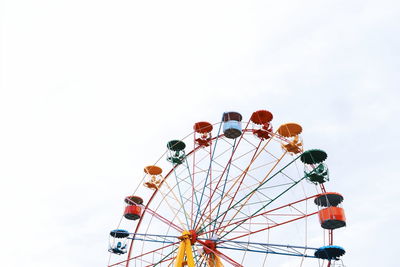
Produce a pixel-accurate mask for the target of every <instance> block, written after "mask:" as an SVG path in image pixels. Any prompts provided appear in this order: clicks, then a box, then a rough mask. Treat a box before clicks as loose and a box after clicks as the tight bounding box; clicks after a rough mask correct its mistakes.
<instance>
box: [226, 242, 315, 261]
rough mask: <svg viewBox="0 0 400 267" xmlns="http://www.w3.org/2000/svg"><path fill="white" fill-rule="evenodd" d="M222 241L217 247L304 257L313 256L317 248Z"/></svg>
mask: <svg viewBox="0 0 400 267" xmlns="http://www.w3.org/2000/svg"><path fill="white" fill-rule="evenodd" d="M223 242H224V244H223V245H219V246H218V249H222V250H224V249H228V250H240V251H245V252H253V253H265V254H276V255H284V256H296V257H306V258H315V256H314V255H313V254H314V252H315V251H316V250H317V249H318V248H313V247H304V246H293V245H283V244H268V243H258V242H243V241H231V240H224V241H223ZM302 251H303V252H302ZM307 251H309V252H310V253H312V255H309V254H306V252H307Z"/></svg>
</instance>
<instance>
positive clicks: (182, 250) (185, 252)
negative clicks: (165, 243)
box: [174, 231, 195, 267]
mask: <svg viewBox="0 0 400 267" xmlns="http://www.w3.org/2000/svg"><path fill="white" fill-rule="evenodd" d="M190 237H191V236H190V233H189V231H183V233H182V236H181V237H180V238H179V239H180V240H182V241H181V243H180V244H179V249H178V253H177V255H176V259H175V264H174V267H182V266H189V267H195V265H194V259H193V252H192V244H191V243H190ZM185 256H186V261H185Z"/></svg>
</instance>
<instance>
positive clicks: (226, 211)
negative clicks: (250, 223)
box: [200, 156, 304, 231]
mask: <svg viewBox="0 0 400 267" xmlns="http://www.w3.org/2000/svg"><path fill="white" fill-rule="evenodd" d="M282 157H283V156H282ZM297 158H298V157H297ZM297 158H295V159H293V160H292V161H291V162H289V163H288V164H286V165H285V166H284V167H282V168H281V169H280V170H278V171H277V172H276V173H275V174H273V175H272V176H271V177H269V174H270V173H271V172H272V170H270V171H269V172H268V174H267V175H266V177H265V178H264V179H263V181H261V182H260V184H259V185H258V186H257V187H256V188H254V189H253V190H252V191H251V192H249V193H248V194H246V195H245V196H244V197H242V198H241V199H240V200H238V201H236V202H235V204H233V205H231V207H230V208H228V209H226V210H225V211H224V212H223V213H221V214H220V215H219V216H218V217H216V218H215V219H214V220H218V219H220V217H221V216H223V215H225V214H226V213H228V212H229V211H230V210H232V209H233V208H236V207H239V206H240V205H241V206H242V207H243V206H244V205H245V203H246V202H247V201H248V200H249V199H250V198H251V197H252V196H253V195H254V194H255V192H256V191H257V190H258V189H259V188H261V187H262V186H264V185H265V184H266V183H267V182H268V181H270V180H271V179H273V178H274V177H276V176H277V175H278V174H279V173H280V172H281V171H283V170H284V169H286V168H287V167H288V166H289V165H291V164H292V163H293V162H294V161H295V160H297ZM275 166H276V164H275ZM268 177H269V178H268ZM267 178H268V179H267ZM303 178H304V177H303ZM303 178H302V179H303ZM302 179H300V180H299V181H301V180H302ZM243 201H244V203H242V202H243ZM263 208H265V206H264V207H262V209H263ZM239 209H241V207H239ZM237 213H238V212H237ZM207 226H208V225H207ZM204 230H205V229H204V227H203V228H202V229H200V231H204Z"/></svg>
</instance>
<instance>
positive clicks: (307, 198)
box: [201, 194, 319, 235]
mask: <svg viewBox="0 0 400 267" xmlns="http://www.w3.org/2000/svg"><path fill="white" fill-rule="evenodd" d="M317 196H319V194H318V195H314V196H310V197H306V198H303V199H300V200H297V201H294V202H291V203H289V204H286V205H283V206H280V207H277V208H274V209H271V210H268V211H265V212H262V213H259V214H256V215H254V216H250V217H247V218H245V219H242V220H238V221H236V222H232V223H230V224H227V225H224V226H221V227H219V228H215V229H213V230H211V231H208V232H203V233H201V235H204V234H207V233H210V232H216V231H218V230H220V229H225V228H226V227H228V226H231V225H235V224H239V223H244V222H245V221H247V220H250V219H253V218H256V217H259V216H263V215H266V214H268V213H271V212H274V211H277V210H280V209H283V208H286V207H290V206H292V205H294V204H297V203H300V202H303V201H306V200H309V199H311V198H315V197H317Z"/></svg>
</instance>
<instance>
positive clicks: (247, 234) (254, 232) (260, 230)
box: [218, 211, 318, 244]
mask: <svg viewBox="0 0 400 267" xmlns="http://www.w3.org/2000/svg"><path fill="white" fill-rule="evenodd" d="M317 213H318V211H316V212H313V213H310V214H306V215H303V216H301V217H298V218H295V219H292V220H288V221H285V222H281V223H278V224H275V225H272V226H269V227H265V228H262V229H259V230H257V231H252V232H249V233H246V234H243V235H239V236H236V237H233V238H229V239H227V240H229V241H232V240H235V239H238V238H241V237H245V236H249V235H252V234H256V233H259V232H262V231H265V230H269V229H271V228H275V227H277V226H280V225H284V224H287V223H290V222H294V221H297V220H300V219H304V218H306V217H309V216H312V215H315V214H317ZM224 242H225V241H220V242H218V244H221V243H224Z"/></svg>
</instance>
